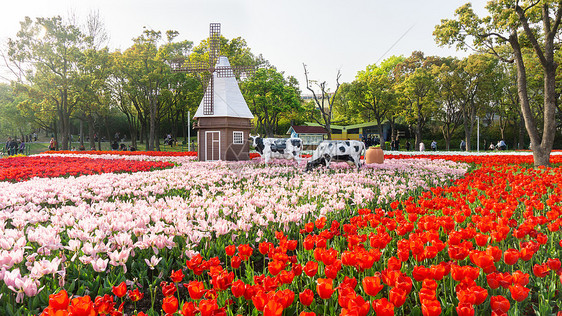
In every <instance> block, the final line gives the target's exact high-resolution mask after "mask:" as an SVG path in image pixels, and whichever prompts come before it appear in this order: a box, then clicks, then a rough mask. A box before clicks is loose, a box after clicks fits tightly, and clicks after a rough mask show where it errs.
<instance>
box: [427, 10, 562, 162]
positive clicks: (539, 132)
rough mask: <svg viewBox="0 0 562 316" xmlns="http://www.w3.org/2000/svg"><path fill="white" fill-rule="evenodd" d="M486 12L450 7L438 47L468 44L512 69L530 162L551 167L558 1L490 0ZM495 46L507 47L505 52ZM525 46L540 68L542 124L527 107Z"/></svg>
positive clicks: (560, 14)
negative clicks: (452, 12)
mask: <svg viewBox="0 0 562 316" xmlns="http://www.w3.org/2000/svg"><path fill="white" fill-rule="evenodd" d="M486 9H487V10H488V13H489V15H488V16H486V17H484V18H479V17H478V16H477V15H476V14H475V13H474V11H473V9H472V5H471V4H470V3H467V4H465V5H463V6H462V7H460V8H458V9H457V10H456V11H455V16H456V19H446V20H442V21H441V24H440V25H437V26H436V28H435V31H434V35H435V38H436V40H437V41H438V43H440V44H441V45H453V44H456V45H457V47H458V48H461V49H464V48H466V47H469V45H471V43H469V42H468V40H469V39H473V41H472V45H473V46H475V47H476V48H478V49H482V50H484V51H486V52H489V53H492V54H495V55H497V56H498V57H500V58H501V59H502V60H504V61H507V62H514V63H515V65H516V69H517V87H518V94H519V103H520V106H521V112H522V114H523V118H524V120H525V128H526V129H527V133H528V134H529V137H530V139H531V143H532V149H533V158H534V164H535V166H548V165H550V153H551V151H552V146H553V144H554V136H555V133H556V120H555V115H556V109H557V104H556V101H557V92H556V70H557V68H558V63H557V62H556V60H555V55H556V53H557V52H558V51H559V50H560V38H559V36H557V35H558V34H559V30H560V21H561V19H562V2H561V1H554V0H537V1H522V0H521V1H520V0H502V1H500V0H494V1H490V2H488V5H487V6H486ZM498 45H505V46H508V47H509V48H510V49H509V50H507V53H503V52H502V51H501V50H498V49H497V48H498ZM525 47H530V48H531V49H532V50H533V52H534V55H535V58H537V59H538V60H539V61H540V64H541V67H542V70H543V74H544V77H543V83H544V85H543V87H544V88H543V120H544V121H543V124H542V126H539V124H538V122H537V119H536V118H535V117H534V116H533V112H532V110H531V105H530V100H529V99H530V98H529V95H528V86H527V85H528V77H527V65H526V63H525V60H524V57H523V49H524V48H525Z"/></svg>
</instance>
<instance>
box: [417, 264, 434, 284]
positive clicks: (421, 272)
mask: <svg viewBox="0 0 562 316" xmlns="http://www.w3.org/2000/svg"><path fill="white" fill-rule="evenodd" d="M412 277H414V280H416V281H418V282H421V281H423V280H425V279H430V278H432V273H431V270H430V269H428V268H426V267H424V266H415V267H414V270H413V271H412Z"/></svg>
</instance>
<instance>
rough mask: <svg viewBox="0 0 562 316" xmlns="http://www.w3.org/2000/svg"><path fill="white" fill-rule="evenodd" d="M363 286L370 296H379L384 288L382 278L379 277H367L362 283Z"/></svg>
mask: <svg viewBox="0 0 562 316" xmlns="http://www.w3.org/2000/svg"><path fill="white" fill-rule="evenodd" d="M361 284H362V285H363V290H364V291H365V293H367V295H370V296H377V294H379V292H380V291H381V290H382V288H383V287H384V286H383V285H382V284H381V278H380V277H377V276H372V277H365V278H363V280H362V281H361Z"/></svg>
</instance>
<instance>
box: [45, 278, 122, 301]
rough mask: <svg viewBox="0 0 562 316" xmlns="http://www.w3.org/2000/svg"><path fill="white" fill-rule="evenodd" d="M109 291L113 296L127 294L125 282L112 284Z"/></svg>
mask: <svg viewBox="0 0 562 316" xmlns="http://www.w3.org/2000/svg"><path fill="white" fill-rule="evenodd" d="M111 291H112V292H113V294H115V296H117V297H119V298H121V297H123V296H125V294H127V284H125V282H121V283H120V284H119V285H118V286H114V287H113V288H112V289H111ZM65 293H66V292H65ZM67 297H68V296H67ZM49 301H50V300H49Z"/></svg>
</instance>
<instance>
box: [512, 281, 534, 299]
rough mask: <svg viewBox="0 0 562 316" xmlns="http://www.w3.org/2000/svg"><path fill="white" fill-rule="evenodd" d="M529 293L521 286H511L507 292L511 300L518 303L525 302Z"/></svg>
mask: <svg viewBox="0 0 562 316" xmlns="http://www.w3.org/2000/svg"><path fill="white" fill-rule="evenodd" d="M529 291H530V289H528V288H526V287H524V286H522V285H521V284H517V283H515V284H513V285H512V286H510V287H509V292H510V293H511V298H512V299H514V300H516V301H518V302H522V301H523V300H525V299H526V298H527V296H529Z"/></svg>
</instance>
